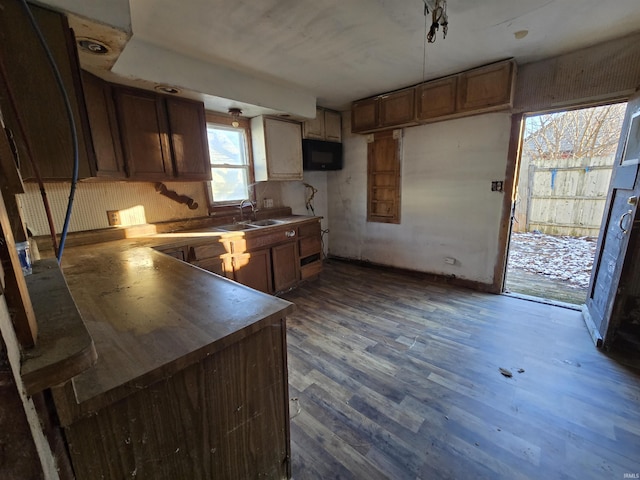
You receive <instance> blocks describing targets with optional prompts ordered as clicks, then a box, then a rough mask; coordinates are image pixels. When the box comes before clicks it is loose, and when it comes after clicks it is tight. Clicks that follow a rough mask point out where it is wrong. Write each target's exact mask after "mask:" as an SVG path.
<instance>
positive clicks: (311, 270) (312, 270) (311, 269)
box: [300, 260, 322, 280]
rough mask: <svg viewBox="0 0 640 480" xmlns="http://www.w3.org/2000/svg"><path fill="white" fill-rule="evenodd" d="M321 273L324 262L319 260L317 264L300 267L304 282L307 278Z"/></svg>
mask: <svg viewBox="0 0 640 480" xmlns="http://www.w3.org/2000/svg"><path fill="white" fill-rule="evenodd" d="M321 271H322V262H321V261H319V260H318V261H317V262H313V263H309V264H308V265H305V266H304V267H300V278H302V280H306V279H307V278H310V277H313V276H315V275H318V274H319V273H320V272H321Z"/></svg>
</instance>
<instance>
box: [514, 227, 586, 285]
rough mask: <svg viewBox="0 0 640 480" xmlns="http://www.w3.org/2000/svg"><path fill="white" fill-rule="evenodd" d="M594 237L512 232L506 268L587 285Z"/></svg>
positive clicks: (573, 283) (571, 283)
mask: <svg viewBox="0 0 640 480" xmlns="http://www.w3.org/2000/svg"><path fill="white" fill-rule="evenodd" d="M595 251H596V240H595V239H592V238H587V237H581V238H575V237H564V236H562V237H554V236H552V235H546V234H544V233H515V232H514V233H513V234H512V235H511V245H510V248H509V263H508V266H509V268H513V269H519V270H524V271H526V272H530V273H535V274H537V275H543V276H544V277H546V278H549V279H554V280H563V281H566V282H567V283H568V284H569V285H570V286H573V287H576V288H586V287H588V286H589V278H590V277H591V268H592V266H593V258H594V256H595Z"/></svg>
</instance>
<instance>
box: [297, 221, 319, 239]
mask: <svg viewBox="0 0 640 480" xmlns="http://www.w3.org/2000/svg"><path fill="white" fill-rule="evenodd" d="M298 234H299V235H300V237H301V238H302V237H311V236H314V235H317V236H318V237H319V236H320V222H314V223H307V224H306V225H300V227H298Z"/></svg>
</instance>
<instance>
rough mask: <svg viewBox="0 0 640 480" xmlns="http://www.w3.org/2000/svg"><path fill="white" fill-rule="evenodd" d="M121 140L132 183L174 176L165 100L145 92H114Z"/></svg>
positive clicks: (126, 90) (118, 89) (115, 89)
mask: <svg viewBox="0 0 640 480" xmlns="http://www.w3.org/2000/svg"><path fill="white" fill-rule="evenodd" d="M114 98H115V102H116V110H117V112H118V124H119V126H120V138H121V141H122V150H123V153H124V158H125V162H126V165H127V168H128V170H129V178H131V179H132V180H149V181H154V180H155V181H162V180H166V179H167V178H171V177H172V176H173V167H172V164H171V151H170V147H169V138H168V134H169V132H168V126H167V118H166V113H165V109H164V104H163V102H162V98H161V97H159V96H158V95H155V94H153V93H147V92H144V91H141V90H134V89H127V88H114Z"/></svg>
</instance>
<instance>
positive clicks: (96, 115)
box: [82, 71, 126, 178]
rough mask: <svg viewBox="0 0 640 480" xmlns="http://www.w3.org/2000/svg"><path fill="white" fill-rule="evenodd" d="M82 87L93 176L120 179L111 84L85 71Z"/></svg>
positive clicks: (122, 173)
mask: <svg viewBox="0 0 640 480" xmlns="http://www.w3.org/2000/svg"><path fill="white" fill-rule="evenodd" d="M82 84H83V87H84V96H85V100H86V104H87V114H88V115H89V125H90V126H91V138H92V139H93V149H94V152H95V161H96V165H95V172H96V175H97V176H98V177H112V178H124V177H125V176H126V171H125V168H124V159H123V158H122V147H121V145H120V133H119V130H118V122H117V119H116V114H115V108H114V104H113V92H112V88H111V85H110V84H109V83H107V82H105V81H104V80H102V79H101V78H98V77H96V76H95V75H92V74H90V73H88V72H85V71H83V72H82Z"/></svg>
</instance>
